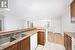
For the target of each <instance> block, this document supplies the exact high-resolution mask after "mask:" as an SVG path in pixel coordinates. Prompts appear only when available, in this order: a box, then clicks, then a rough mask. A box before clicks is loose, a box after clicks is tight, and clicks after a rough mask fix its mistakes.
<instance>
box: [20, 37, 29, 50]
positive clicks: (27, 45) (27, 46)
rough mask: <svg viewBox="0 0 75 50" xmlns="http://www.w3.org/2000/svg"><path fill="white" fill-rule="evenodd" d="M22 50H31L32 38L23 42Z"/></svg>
mask: <svg viewBox="0 0 75 50" xmlns="http://www.w3.org/2000/svg"><path fill="white" fill-rule="evenodd" d="M21 50H30V37H28V38H26V39H24V40H22V41H21Z"/></svg>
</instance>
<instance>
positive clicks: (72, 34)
mask: <svg viewBox="0 0 75 50" xmlns="http://www.w3.org/2000/svg"><path fill="white" fill-rule="evenodd" d="M65 34H67V35H68V36H70V37H72V38H75V32H65Z"/></svg>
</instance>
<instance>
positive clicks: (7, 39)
mask: <svg viewBox="0 0 75 50" xmlns="http://www.w3.org/2000/svg"><path fill="white" fill-rule="evenodd" d="M25 36H26V34H23V33H18V34H14V35H13V34H12V35H10V36H9V37H4V38H2V39H0V45H1V44H4V43H7V42H13V41H15V40H17V39H20V38H23V37H25Z"/></svg>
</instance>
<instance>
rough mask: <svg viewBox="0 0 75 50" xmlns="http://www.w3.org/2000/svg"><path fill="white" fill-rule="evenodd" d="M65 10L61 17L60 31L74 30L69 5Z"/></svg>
mask: <svg viewBox="0 0 75 50" xmlns="http://www.w3.org/2000/svg"><path fill="white" fill-rule="evenodd" d="M65 11H66V12H65V13H64V16H63V17H62V32H75V23H71V15H70V7H67V9H65Z"/></svg>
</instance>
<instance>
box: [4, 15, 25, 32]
mask: <svg viewBox="0 0 75 50" xmlns="http://www.w3.org/2000/svg"><path fill="white" fill-rule="evenodd" d="M4 28H5V29H4V30H5V31H6V30H16V29H22V28H24V21H23V20H21V19H18V18H16V17H14V16H8V17H7V16H6V17H5V19H4Z"/></svg>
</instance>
